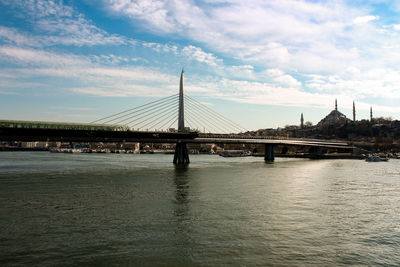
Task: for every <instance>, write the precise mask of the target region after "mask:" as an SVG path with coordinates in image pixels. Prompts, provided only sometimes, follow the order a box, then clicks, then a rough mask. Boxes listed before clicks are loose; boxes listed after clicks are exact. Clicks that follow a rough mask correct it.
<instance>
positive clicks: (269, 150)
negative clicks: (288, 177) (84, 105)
mask: <svg viewBox="0 0 400 267" xmlns="http://www.w3.org/2000/svg"><path fill="white" fill-rule="evenodd" d="M264 160H265V162H269V163H271V162H274V160H275V155H274V145H273V144H265V149H264Z"/></svg>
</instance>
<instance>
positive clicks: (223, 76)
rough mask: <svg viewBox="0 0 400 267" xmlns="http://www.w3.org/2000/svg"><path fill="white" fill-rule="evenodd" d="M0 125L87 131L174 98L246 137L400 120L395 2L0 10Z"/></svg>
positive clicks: (313, 0) (37, 5)
mask: <svg viewBox="0 0 400 267" xmlns="http://www.w3.org/2000/svg"><path fill="white" fill-rule="evenodd" d="M0 14H1V16H0V119H12V120H41V121H65V122H90V121H93V120H95V119H98V118H101V117H105V116H107V115H110V114H113V113H117V112H119V111H122V110H125V109H129V108H132V107H135V106H139V105H141V104H144V103H147V102H150V101H154V100H156V99H159V98H161V97H166V96H169V95H173V94H176V93H177V92H178V90H179V77H180V72H181V70H182V68H184V70H185V93H186V94H187V95H189V96H190V97H192V98H194V99H196V100H197V101H199V102H201V103H203V104H205V105H207V106H208V107H209V108H211V109H213V110H215V111H217V112H218V113H220V114H222V115H224V116H226V117H228V118H230V119H231V120H232V121H234V122H236V123H238V124H239V125H241V126H243V127H244V128H245V129H248V130H256V129H261V128H272V127H273V128H276V127H284V126H285V125H296V124H299V123H300V114H301V113H303V114H304V120H305V121H310V122H312V123H313V124H316V123H318V121H319V120H321V119H322V118H323V117H324V116H326V115H327V114H328V113H329V112H330V111H331V110H332V109H333V108H334V102H335V99H337V101H338V109H339V111H341V112H342V113H344V114H345V115H346V116H347V117H349V118H352V103H353V101H355V105H356V112H357V119H360V120H361V119H369V109H370V107H372V109H373V113H374V117H381V116H383V117H392V118H393V119H400V106H399V105H398V103H399V101H400V64H399V62H400V2H399V1H395V0H393V1H389V0H364V1H361V0H352V1H350V0H349V1H344V0H337V1H336V0H332V1H318V0H308V1H306V0H280V1H272V0H271V1H267V0H264V1H257V0H249V1H241V0H215V1H211V0H202V1H197V0H196V1H192V0H184V1H180V0H165V1H158V0H138V1H133V0H98V1H91V0H80V1H78V0H64V1H55V0H0Z"/></svg>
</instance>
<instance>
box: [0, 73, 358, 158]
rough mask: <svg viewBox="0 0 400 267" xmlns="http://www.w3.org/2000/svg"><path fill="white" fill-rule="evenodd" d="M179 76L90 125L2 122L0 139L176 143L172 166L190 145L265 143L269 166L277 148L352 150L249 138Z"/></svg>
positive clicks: (339, 145) (323, 143) (346, 146)
mask: <svg viewBox="0 0 400 267" xmlns="http://www.w3.org/2000/svg"><path fill="white" fill-rule="evenodd" d="M183 74H184V73H183V70H182V73H181V77H180V86H179V93H178V94H175V95H171V96H168V97H164V98H161V99H158V100H156V101H153V102H150V103H147V104H144V105H141V106H138V107H135V108H132V109H128V110H124V111H121V112H118V113H115V114H112V115H109V116H106V117H103V118H100V119H98V120H95V121H93V122H91V123H87V124H81V123H57V122H34V121H10V120H3V121H0V141H65V142H117V143H122V142H142V143H175V144H176V148H175V154H174V160H173V162H174V163H175V164H188V163H189V162H190V160H189V153H188V149H187V146H186V144H190V143H220V144H264V145H265V152H264V158H265V160H266V161H268V162H272V161H274V146H275V145H292V146H310V147H326V148H337V149H352V147H351V146H350V145H349V144H347V143H345V142H334V141H322V140H308V139H277V138H271V137H252V136H248V135H246V134H244V133H245V132H246V129H245V128H244V127H242V126H240V125H239V124H237V123H235V122H233V121H232V120H230V119H229V118H227V117H225V116H223V115H221V114H219V113H217V112H215V111H214V110H212V109H211V108H209V107H208V106H207V105H205V104H202V103H200V102H198V101H197V100H195V99H193V98H191V97H189V96H186V95H184V92H183ZM177 115H178V116H177Z"/></svg>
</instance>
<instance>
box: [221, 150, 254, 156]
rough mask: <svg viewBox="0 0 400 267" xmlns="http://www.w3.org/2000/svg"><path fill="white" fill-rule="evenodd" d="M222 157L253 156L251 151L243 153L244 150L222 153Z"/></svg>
mask: <svg viewBox="0 0 400 267" xmlns="http://www.w3.org/2000/svg"><path fill="white" fill-rule="evenodd" d="M218 155H220V156H221V157H250V156H252V155H253V154H252V153H251V151H242V150H228V151H221V152H219V153H218Z"/></svg>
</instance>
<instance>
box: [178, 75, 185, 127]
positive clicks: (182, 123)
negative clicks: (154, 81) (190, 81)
mask: <svg viewBox="0 0 400 267" xmlns="http://www.w3.org/2000/svg"><path fill="white" fill-rule="evenodd" d="M183 72H184V71H183V69H182V72H181V80H180V83H179V111H178V132H183V131H184V130H185V117H184V106H183V102H184V101H183Z"/></svg>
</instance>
